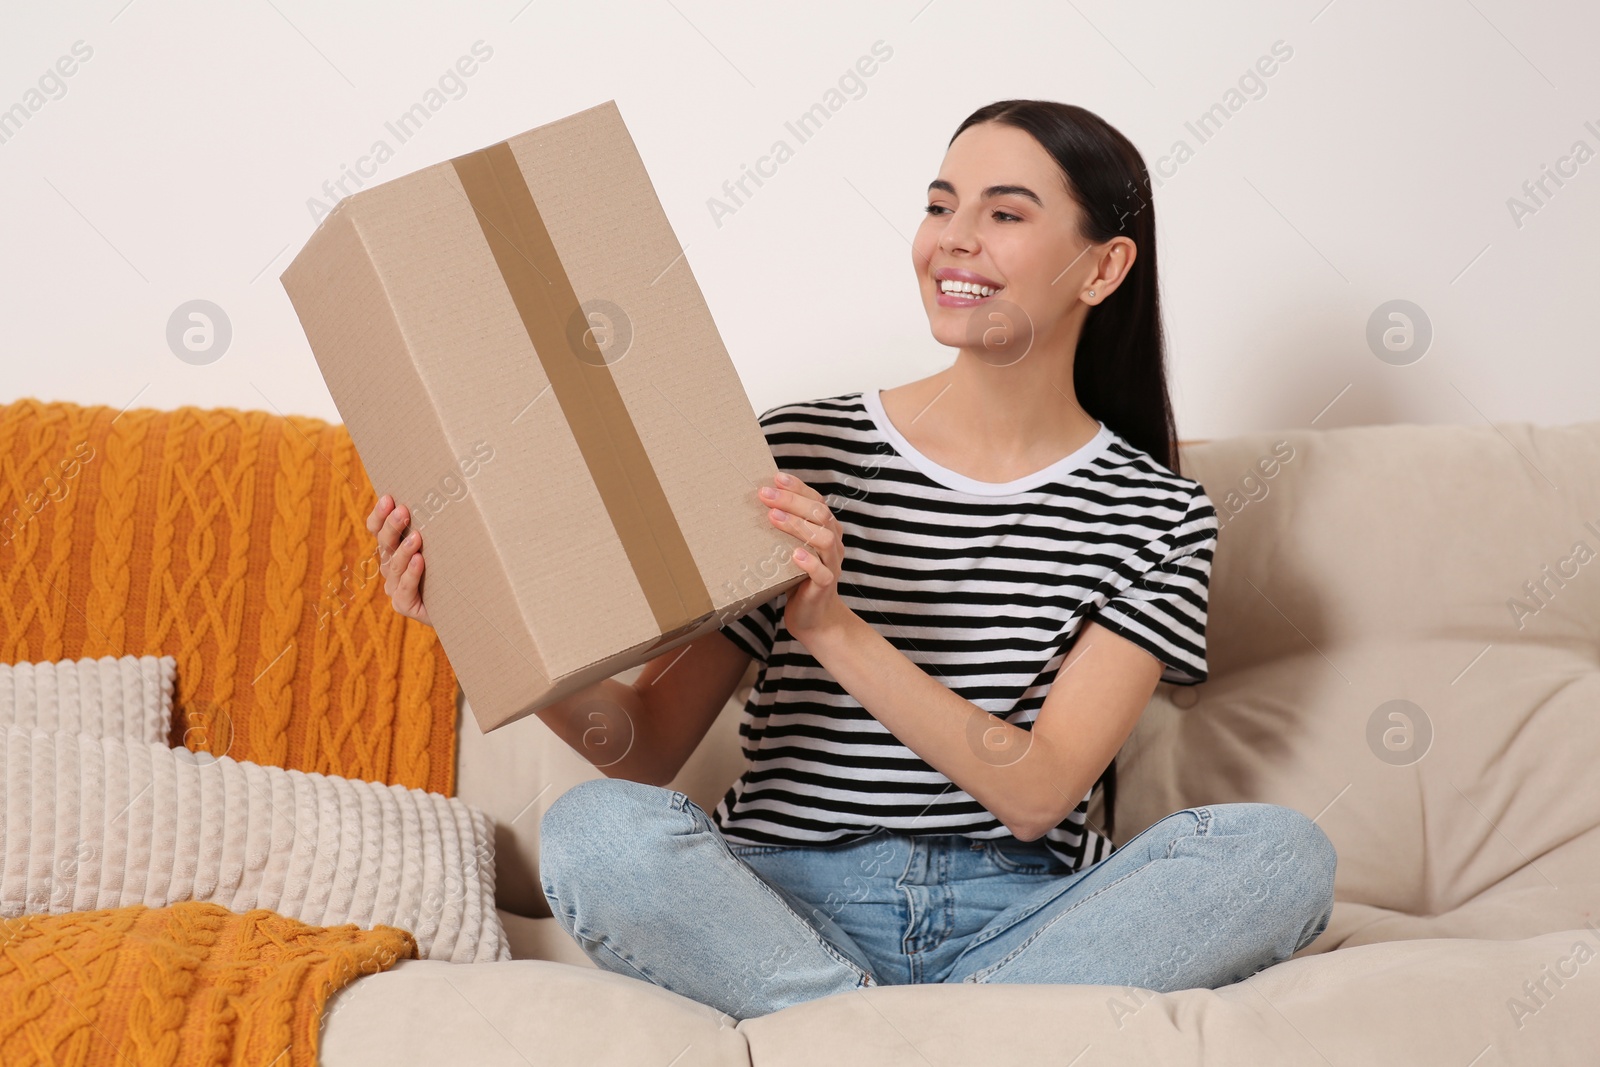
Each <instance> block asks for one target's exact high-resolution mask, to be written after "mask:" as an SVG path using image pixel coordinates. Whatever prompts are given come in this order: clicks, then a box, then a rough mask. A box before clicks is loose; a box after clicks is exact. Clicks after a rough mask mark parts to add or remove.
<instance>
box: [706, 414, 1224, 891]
mask: <svg viewBox="0 0 1600 1067" xmlns="http://www.w3.org/2000/svg"><path fill="white" fill-rule="evenodd" d="M760 422H761V426H762V428H763V430H764V431H765V433H766V438H767V443H768V445H769V446H770V447H771V449H772V454H773V456H774V458H775V459H776V460H777V464H778V467H779V468H780V469H781V470H784V471H788V472H789V473H791V474H793V475H795V476H796V477H798V478H800V479H801V480H803V481H804V482H805V483H806V484H807V485H809V486H811V487H812V488H813V489H816V490H817V491H818V492H819V493H821V494H822V495H823V496H824V498H826V500H827V502H828V505H829V507H830V508H831V509H832V511H833V513H834V515H835V516H836V517H837V518H838V520H839V523H840V525H841V526H842V527H843V529H844V543H845V560H844V571H843V575H842V578H841V582H840V586H839V592H840V596H842V597H843V598H844V601H845V603H847V604H848V605H849V606H850V607H851V608H852V609H853V610H854V611H855V612H856V613H857V614H859V615H860V616H861V617H862V618H863V619H865V620H866V621H867V622H868V623H870V624H871V625H872V627H873V628H874V629H875V630H877V631H878V632H879V633H880V634H882V635H883V636H884V637H885V638H886V639H887V640H888V641H889V642H890V643H891V644H893V645H894V646H895V648H897V649H899V650H900V651H901V652H902V653H904V654H905V655H906V657H907V658H909V659H910V660H911V661H912V662H914V663H916V664H917V665H918V666H919V667H921V668H922V669H923V670H924V671H926V672H927V673H928V674H930V675H932V676H933V677H935V678H937V679H938V680H939V681H941V682H942V683H944V684H945V685H946V686H948V687H949V688H950V689H951V690H953V691H954V692H956V693H958V694H959V695H961V696H962V697H965V698H966V699H968V700H970V701H972V702H973V703H974V704H977V705H978V706H979V707H981V708H983V709H984V710H986V711H989V712H991V713H993V714H995V715H997V716H1000V717H1001V718H1003V719H1005V720H1006V721H1007V722H1011V723H1014V724H1016V725H1018V726H1024V727H1026V726H1031V724H1032V723H1033V721H1034V719H1035V717H1036V716H1037V715H1038V712H1039V709H1040V707H1041V706H1042V705H1043V703H1044V699H1045V696H1046V694H1047V693H1048V692H1049V689H1050V684H1051V682H1052V681H1053V680H1054V678H1055V676H1056V673H1057V671H1058V670H1059V669H1060V666H1061V661H1062V659H1063V658H1064V657H1065V655H1066V653H1067V652H1068V651H1070V649H1071V646H1072V643H1073V641H1074V640H1075V639H1076V637H1077V634H1078V632H1079V631H1080V629H1081V628H1082V624H1083V621H1084V620H1085V619H1088V618H1093V619H1094V620H1095V621H1097V622H1099V623H1100V624H1101V625H1103V626H1105V627H1106V628H1107V629H1110V630H1113V631H1115V632H1116V633H1118V634H1121V635H1122V636H1124V637H1126V638H1128V639H1129V640H1131V641H1133V642H1135V643H1136V644H1138V645H1140V646H1141V647H1142V648H1145V649H1146V650H1148V651H1149V652H1150V653H1151V654H1152V655H1154V656H1156V658H1158V659H1159V660H1161V662H1162V665H1163V669H1162V673H1161V680H1162V681H1165V682H1171V683H1173V684H1177V685H1196V684H1198V683H1200V682H1203V681H1205V679H1206V653H1205V627H1206V593H1207V585H1208V582H1209V579H1210V575H1211V559H1212V554H1213V552H1214V550H1215V547H1216V538H1217V529H1218V523H1217V515H1216V511H1215V509H1214V508H1213V507H1212V504H1211V501H1210V499H1209V498H1207V496H1206V495H1205V493H1204V491H1203V489H1202V488H1201V486H1200V484H1199V483H1198V482H1195V481H1193V480H1191V479H1188V478H1180V477H1178V476H1177V475H1175V474H1173V473H1172V472H1171V471H1169V470H1168V469H1167V468H1165V467H1163V466H1161V465H1160V464H1159V463H1157V462H1156V461H1155V460H1154V459H1152V458H1151V457H1150V456H1149V455H1147V454H1146V453H1144V452H1142V451H1140V450H1138V449H1136V448H1134V447H1133V446H1132V445H1130V444H1128V443H1127V442H1126V441H1125V440H1123V439H1122V437H1120V436H1119V435H1117V434H1116V433H1114V432H1112V431H1111V430H1110V429H1109V428H1107V427H1105V426H1104V425H1102V426H1101V429H1100V432H1099V433H1098V434H1097V435H1096V436H1095V437H1094V438H1092V439H1091V440H1090V441H1089V443H1088V444H1086V445H1084V446H1083V447H1082V448H1079V449H1078V450H1076V451H1075V452H1073V453H1072V454H1071V455H1069V456H1066V457H1064V458H1063V459H1061V460H1060V461H1058V462H1057V463H1054V464H1052V465H1051V466H1049V467H1047V468H1045V469H1044V470H1041V471H1036V472H1034V473H1033V474H1031V475H1028V476H1026V477H1024V478H1020V479H1017V480H1016V481H1013V482H1006V483H1003V484H1002V483H991V482H979V481H974V480H973V479H970V478H967V477H965V476H963V475H961V474H958V473H957V472H955V471H952V470H949V469H948V468H945V467H942V466H940V465H939V464H937V463H934V462H933V461H932V460H931V459H929V458H928V457H926V456H924V455H922V454H921V453H920V452H918V451H917V450H916V449H915V448H914V447H912V446H911V445H910V444H909V443H908V442H907V441H906V440H905V438H904V437H902V436H901V435H900V433H899V431H898V429H897V428H896V427H895V426H894V424H893V423H892V422H890V421H889V419H888V417H887V415H885V414H884V411H883V406H882V402H881V400H880V398H879V396H878V393H877V391H876V390H871V391H865V392H855V393H847V394H843V395H840V396H833V397H825V398H822V399H818V400H812V401H805V402H801V403H795V404H785V405H781V406H779V407H776V408H772V409H770V410H768V411H767V412H766V413H764V414H763V415H762V416H761V419H760ZM786 600H787V594H785V595H781V596H779V597H777V598H776V599H774V600H772V601H769V602H768V603H766V604H762V605H760V606H759V607H757V608H755V609H754V610H752V611H750V612H749V613H747V614H746V615H744V616H743V617H741V618H738V619H735V620H734V621H732V622H731V623H729V624H728V625H727V626H725V627H724V628H723V629H722V630H721V631H720V632H721V633H723V634H724V635H726V636H727V637H728V638H729V639H730V640H732V641H733V642H734V643H735V644H737V645H738V646H739V647H740V648H742V649H744V650H745V651H747V652H749V653H750V654H751V655H752V656H754V657H755V658H756V659H757V660H758V661H760V662H761V663H762V664H763V666H762V669H761V672H760V674H759V676H758V678H757V681H756V686H755V688H754V690H753V691H752V692H751V694H750V698H749V700H748V701H747V703H746V705H745V709H744V713H743V716H742V719H741V722H740V726H739V732H740V737H741V744H742V746H743V749H744V753H745V758H746V761H747V762H746V767H745V771H744V773H743V774H742V775H741V776H740V778H739V780H738V781H737V782H735V783H734V785H733V786H732V787H731V788H730V789H729V790H728V792H727V793H726V794H725V795H724V796H723V798H722V800H721V801H720V802H719V803H718V805H717V807H716V810H715V812H714V814H713V820H714V821H715V822H716V824H717V825H718V826H719V827H720V828H721V829H722V831H723V833H724V834H725V835H726V836H727V838H728V839H729V840H731V841H737V842H740V843H745V844H778V845H783V844H809V845H822V844H831V843H837V842H843V841H848V840H851V839H854V838H858V837H861V836H864V835H865V834H867V833H868V832H870V831H871V830H872V829H874V828H876V827H880V826H881V827H885V828H888V829H890V830H892V831H895V832H897V833H906V834H919V833H920V834H961V835H964V836H967V837H972V838H1009V837H1010V832H1009V831H1008V830H1007V829H1006V828H1005V826H1004V824H1003V823H1001V822H1000V821H999V820H998V819H996V818H995V817H994V816H993V815H991V814H990V813H989V812H988V811H987V810H986V809H984V808H983V807H982V806H981V805H980V804H979V803H978V802H977V801H976V800H974V799H973V798H972V797H971V796H970V795H969V794H968V793H966V792H965V791H964V790H961V789H959V788H957V787H956V786H955V784H954V783H953V782H951V781H950V779H949V778H947V777H945V776H944V775H943V774H941V773H940V772H939V771H937V770H935V769H934V768H932V767H931V766H929V765H928V764H927V763H926V762H924V761H923V760H922V759H921V758H920V757H918V756H917V755H916V754H915V753H913V752H912V751H911V750H910V749H908V748H906V747H905V746H904V745H902V744H901V743H900V742H899V741H897V740H896V739H895V737H894V736H893V735H892V734H890V733H889V731H888V730H887V729H885V728H884V726H883V725H882V724H880V723H879V722H878V720H877V719H875V718H873V716H872V715H871V714H870V713H868V712H867V711H866V710H865V709H864V708H862V706H861V704H860V703H859V702H858V701H857V700H856V699H855V698H854V697H852V696H851V695H850V694H849V693H847V692H846V691H845V690H844V689H843V688H842V687H841V686H840V685H839V684H838V683H837V682H835V681H834V680H833V677H832V676H831V675H829V674H828V672H827V671H826V670H825V669H824V668H823V667H822V665H821V664H820V663H818V662H817V660H816V659H815V658H814V657H812V656H811V655H810V654H809V653H808V652H807V651H806V649H805V646H804V645H802V644H800V643H799V642H798V641H796V640H794V639H793V638H792V637H791V636H790V634H789V632H788V630H787V629H786V628H785V627H784V624H783V609H784V604H785V602H786ZM1092 795H1093V790H1092V789H1091V790H1090V793H1089V794H1088V795H1086V796H1085V797H1084V798H1083V800H1082V801H1081V802H1080V803H1079V804H1078V806H1077V808H1076V809H1075V810H1074V811H1072V812H1071V814H1069V815H1068V816H1067V817H1066V818H1065V819H1064V820H1062V822H1061V823H1060V824H1059V825H1057V826H1055V827H1053V828H1052V829H1051V830H1050V831H1049V832H1048V833H1047V834H1046V836H1045V838H1044V841H1045V842H1046V843H1047V845H1048V847H1049V848H1050V849H1051V851H1052V852H1054V853H1055V854H1056V855H1058V856H1059V857H1060V858H1061V859H1062V860H1063V861H1064V862H1066V863H1067V864H1068V865H1069V866H1070V867H1071V868H1072V869H1073V870H1078V869H1081V868H1082V867H1085V866H1089V865H1091V864H1093V863H1097V862H1099V860H1101V859H1103V858H1105V856H1107V855H1109V854H1110V853H1111V850H1112V848H1113V846H1112V844H1111V842H1110V841H1109V840H1108V839H1106V838H1105V837H1103V836H1102V835H1100V834H1097V833H1095V832H1094V831H1093V830H1091V829H1089V828H1088V826H1087V825H1086V821H1085V819H1086V815H1087V812H1088V807H1089V797H1090V796H1092Z"/></svg>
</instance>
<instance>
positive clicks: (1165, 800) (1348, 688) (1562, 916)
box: [1117, 422, 1600, 943]
mask: <svg viewBox="0 0 1600 1067" xmlns="http://www.w3.org/2000/svg"><path fill="white" fill-rule="evenodd" d="M1184 461H1185V464H1186V469H1185V471H1184V472H1183V473H1185V474H1186V475H1187V476H1189V477H1193V478H1196V479H1197V480H1199V481H1200V482H1201V483H1202V484H1203V485H1204V486H1205V487H1206V493H1207V495H1208V496H1209V497H1210V498H1211V500H1212V502H1213V503H1214V504H1215V505H1216V506H1217V509H1218V512H1219V519H1221V520H1222V521H1223V526H1222V529H1221V531H1220V533H1219V538H1218V549H1217V555H1216V559H1215V563H1214V567H1213V571H1212V576H1211V587H1210V588H1211V594H1210V605H1211V608H1210V615H1209V628H1208V635H1207V637H1208V650H1209V666H1210V671H1211V673H1210V678H1209V679H1208V680H1207V681H1206V682H1205V683H1204V684H1202V685H1200V686H1197V687H1192V688H1190V689H1189V690H1187V691H1185V690H1183V689H1181V688H1178V687H1172V686H1166V685H1163V686H1161V687H1160V689H1159V690H1158V691H1157V694H1156V697H1155V699H1154V700H1153V701H1152V702H1151V705H1150V707H1149V708H1148V709H1147V712H1146V715H1145V716H1144V718H1143V719H1142V720H1141V722H1140V724H1139V726H1138V728H1137V729H1136V730H1135V732H1134V735H1133V736H1132V737H1131V738H1130V739H1129V741H1128V743H1127V744H1126V745H1125V746H1124V747H1123V750H1122V754H1121V756H1120V758H1119V761H1118V774H1119V779H1120V780H1119V788H1118V811H1117V825H1118V829H1119V839H1120V840H1126V839H1127V837H1128V836H1129V835H1131V834H1133V833H1135V832H1137V831H1138V830H1140V829H1142V828H1143V827H1145V826H1148V825H1149V824H1150V823H1152V822H1154V821H1155V820H1156V819H1159V818H1161V817H1162V816H1163V815H1165V814H1167V813H1169V812H1172V811H1176V810H1179V809H1181V808H1184V807H1188V806H1193V805H1199V804H1207V803H1220V802H1226V801H1240V800H1261V801H1271V802H1276V803H1281V804H1286V805H1288V806H1290V807H1293V808H1296V809H1297V810H1299V811H1301V812H1303V813H1305V814H1307V815H1309V816H1312V817H1313V818H1315V819H1316V820H1317V823H1318V825H1319V826H1321V827H1322V829H1323V830H1324V831H1325V832H1326V833H1327V834H1328V836H1329V837H1330V839H1331V840H1332V841H1333V843H1334V845H1335V847H1336V849H1337V850H1338V852H1339V864H1338V872H1337V877H1336V896H1337V898H1338V899H1339V900H1340V901H1345V902H1349V903H1353V904H1359V905H1363V906H1365V907H1367V908H1369V909H1373V910H1372V911H1371V912H1370V914H1369V921H1370V923H1371V924H1373V925H1374V926H1375V927H1377V926H1381V925H1382V924H1383V923H1384V922H1387V921H1390V920H1399V921H1401V922H1402V924H1403V925H1404V917H1405V916H1420V917H1439V916H1445V915H1447V914H1448V913H1451V912H1454V911H1456V909H1468V908H1469V905H1470V906H1471V909H1476V912H1475V916H1476V917H1475V918H1473V921H1471V922H1466V921H1464V920H1463V921H1456V922H1454V923H1453V924H1452V922H1448V921H1447V922H1439V921H1435V922H1434V923H1433V925H1432V926H1431V927H1422V926H1420V925H1418V924H1410V925H1406V926H1405V928H1406V929H1407V930H1408V931H1410V932H1412V933H1415V932H1416V931H1418V930H1419V929H1427V930H1429V931H1430V933H1431V934H1432V935H1433V936H1444V934H1445V933H1446V932H1451V933H1453V934H1456V935H1458V936H1469V935H1478V934H1484V935H1489V936H1531V935H1532V934H1533V933H1537V932H1544V931H1547V930H1564V929H1570V928H1574V927H1577V926H1579V925H1581V921H1582V917H1583V916H1584V915H1585V914H1586V913H1587V911H1588V910H1589V909H1590V908H1592V905H1593V902H1594V900H1596V899H1600V776H1597V775H1596V773H1595V770H1594V768H1595V766H1596V763H1597V761H1600V559H1597V552H1600V422H1590V423H1583V424H1579V425H1571V426H1561V427H1535V426H1531V425H1528V424H1523V423H1501V424H1498V425H1482V426H1479V425H1471V426H1454V425H1428V426H1425V425H1394V426H1357V427H1350V428H1345V429H1337V430H1328V431H1287V432H1283V433H1260V434H1249V435H1244V436H1239V437H1234V438H1230V439H1226V440H1218V441H1213V442H1208V443H1207V444H1205V445H1203V446H1199V447H1196V448H1193V449H1191V450H1189V451H1188V452H1186V453H1185V455H1184ZM1392 913H1400V914H1399V915H1396V914H1392ZM1463 916H1465V911H1464V912H1463ZM1518 930H1522V931H1526V933H1525V934H1519V933H1517V931H1518ZM1370 936H1371V938H1372V939H1374V940H1378V939H1383V938H1382V935H1381V934H1379V933H1374V934H1372V935H1370ZM1346 943H1351V942H1346Z"/></svg>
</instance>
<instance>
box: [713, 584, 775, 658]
mask: <svg viewBox="0 0 1600 1067" xmlns="http://www.w3.org/2000/svg"><path fill="white" fill-rule="evenodd" d="M717 632H718V633H720V634H722V636H724V637H726V638H727V639H728V640H730V641H732V642H733V643H734V644H736V645H738V646H739V647H740V648H742V649H744V650H745V651H746V652H748V653H749V654H750V655H751V656H752V657H753V658H754V659H755V660H756V661H757V662H759V663H766V662H767V657H768V656H770V655H771V654H772V642H773V638H774V636H775V635H776V634H777V632H778V606H777V598H776V597H774V598H773V599H772V600H769V601H767V602H766V603H764V604H757V605H756V606H755V607H753V608H751V609H750V610H749V611H747V612H745V613H744V614H743V615H741V616H739V617H738V618H737V619H734V620H733V621H732V622H730V623H728V624H727V625H726V626H724V627H722V629H720V630H718V631H717Z"/></svg>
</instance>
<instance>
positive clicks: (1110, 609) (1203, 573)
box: [1091, 485, 1219, 685]
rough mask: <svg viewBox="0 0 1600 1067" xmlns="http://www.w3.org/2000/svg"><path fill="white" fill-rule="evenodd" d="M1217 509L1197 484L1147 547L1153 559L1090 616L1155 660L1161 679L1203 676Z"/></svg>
mask: <svg viewBox="0 0 1600 1067" xmlns="http://www.w3.org/2000/svg"><path fill="white" fill-rule="evenodd" d="M1218 528H1219V527H1218V522H1217V510H1216V508H1215V507H1213V506H1212V504H1211V500H1210V498H1209V497H1207V496H1206V494H1205V493H1204V491H1202V490H1201V489H1200V488H1199V486H1198V485H1196V487H1195V494H1194V496H1193V498H1192V499H1191V500H1190V502H1189V506H1188V509H1187V511H1186V512H1185V514H1184V516H1183V518H1182V519H1181V520H1180V521H1179V522H1178V523H1177V525H1175V526H1174V527H1173V528H1172V529H1171V530H1169V531H1168V532H1167V533H1166V534H1165V535H1163V536H1162V537H1161V538H1159V539H1158V540H1156V541H1153V542H1151V544H1150V546H1149V547H1148V549H1147V554H1148V555H1149V556H1154V555H1155V554H1156V553H1159V554H1160V555H1159V559H1158V561H1157V562H1155V563H1154V564H1153V565H1151V566H1149V567H1148V568H1147V569H1146V570H1145V571H1144V572H1143V573H1142V574H1141V575H1140V576H1139V577H1138V578H1136V579H1134V580H1133V581H1132V582H1131V583H1129V584H1128V586H1127V587H1126V588H1125V589H1122V590H1121V591H1119V592H1118V593H1116V594H1115V595H1113V596H1112V597H1111V598H1110V599H1108V600H1107V601H1106V603H1105V605H1104V606H1103V607H1101V608H1100V609H1099V610H1098V611H1096V612H1094V613H1093V615H1092V616H1091V617H1092V618H1093V619H1094V621H1095V622H1098V623H1099V624H1100V625H1101V626H1104V627H1105V628H1106V629H1108V630H1110V631H1112V632H1113V633H1116V634H1120V635H1121V636H1123V637H1125V638H1127V639H1128V640H1130V641H1132V642H1133V643H1134V644H1136V645H1138V646H1139V647H1141V648H1143V649H1144V650H1145V651H1147V652H1149V653H1150V654H1151V655H1152V656H1154V657H1156V659H1158V660H1160V661H1161V664H1162V670H1161V681H1163V682H1168V683H1170V684H1172V685H1199V684H1200V683H1201V682H1203V681H1205V680H1206V676H1207V668H1206V605H1207V600H1208V591H1209V587H1210V582H1211V559H1212V556H1213V555H1214V554H1215V553H1216V548H1217V530H1218Z"/></svg>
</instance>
